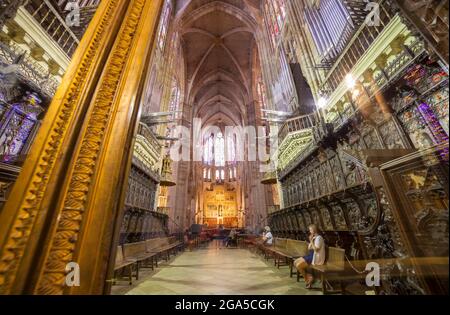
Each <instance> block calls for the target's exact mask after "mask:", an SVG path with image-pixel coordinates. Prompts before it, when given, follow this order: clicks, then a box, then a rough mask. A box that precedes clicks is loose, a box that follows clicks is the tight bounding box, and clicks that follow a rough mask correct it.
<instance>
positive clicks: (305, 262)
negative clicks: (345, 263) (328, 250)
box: [294, 224, 325, 289]
mask: <svg viewBox="0 0 450 315" xmlns="http://www.w3.org/2000/svg"><path fill="white" fill-rule="evenodd" d="M309 233H310V235H309V245H308V250H309V253H308V255H306V256H304V257H300V258H298V259H297V260H296V261H295V262H294V265H295V267H296V268H297V270H298V272H300V274H301V275H302V276H303V278H304V279H305V282H306V288H307V289H311V288H312V283H313V281H314V278H313V276H312V275H311V274H307V273H306V269H307V268H308V266H310V265H314V266H320V265H323V264H324V263H325V241H324V239H323V237H322V236H321V235H319V230H318V228H317V226H316V225H315V224H311V225H310V226H309Z"/></svg>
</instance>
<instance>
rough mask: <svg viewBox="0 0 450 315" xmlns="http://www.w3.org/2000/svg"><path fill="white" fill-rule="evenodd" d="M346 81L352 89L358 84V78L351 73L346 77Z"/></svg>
mask: <svg viewBox="0 0 450 315" xmlns="http://www.w3.org/2000/svg"><path fill="white" fill-rule="evenodd" d="M345 82H346V83H347V87H348V88H349V89H350V90H353V88H354V87H355V86H356V80H355V78H354V77H353V75H352V74H351V73H349V74H347V76H346V77H345Z"/></svg>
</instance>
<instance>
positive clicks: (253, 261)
mask: <svg viewBox="0 0 450 315" xmlns="http://www.w3.org/2000/svg"><path fill="white" fill-rule="evenodd" d="M219 242H220V243H221V241H219V240H215V241H213V242H211V243H209V244H205V245H203V246H202V247H201V248H199V249H195V250H193V251H192V252H191V251H185V252H183V253H182V254H180V255H179V256H176V257H175V258H174V259H172V260H171V261H169V262H168V263H162V264H161V265H160V268H156V269H155V271H151V270H150V269H147V270H145V271H143V272H142V276H141V279H140V280H139V281H136V282H135V283H134V285H133V286H129V285H128V283H127V282H126V281H122V282H118V283H117V285H116V286H115V287H114V288H113V290H112V292H111V293H112V294H113V295H119V294H120V295H121V294H127V295H310V294H321V291H320V288H317V289H316V290H306V289H305V286H304V281H303V280H300V283H297V282H296V281H295V277H294V278H290V277H289V267H287V266H285V267H282V268H280V269H277V268H276V267H274V264H273V261H272V260H270V261H265V260H264V259H263V258H262V257H261V256H260V255H257V254H256V253H255V252H254V251H253V250H252V251H251V250H249V249H241V248H239V249H235V248H225V247H223V245H222V244H220V243H219Z"/></svg>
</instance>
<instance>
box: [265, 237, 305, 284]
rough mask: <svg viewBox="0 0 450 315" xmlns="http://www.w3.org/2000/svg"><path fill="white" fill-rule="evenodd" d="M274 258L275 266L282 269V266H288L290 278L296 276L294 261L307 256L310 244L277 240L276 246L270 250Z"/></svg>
mask: <svg viewBox="0 0 450 315" xmlns="http://www.w3.org/2000/svg"><path fill="white" fill-rule="evenodd" d="M269 250H270V251H271V253H272V255H273V256H274V259H275V266H277V268H278V269H280V266H282V265H285V266H286V265H288V266H289V270H290V277H291V278H292V276H293V275H294V274H295V271H294V261H295V260H296V259H297V258H300V257H303V256H306V255H307V253H308V244H307V243H306V242H305V241H299V240H293V239H277V238H276V239H275V246H274V247H273V248H270V249H269Z"/></svg>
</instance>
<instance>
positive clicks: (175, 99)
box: [169, 79, 181, 119]
mask: <svg viewBox="0 0 450 315" xmlns="http://www.w3.org/2000/svg"><path fill="white" fill-rule="evenodd" d="M180 101H181V91H180V88H179V85H178V82H177V80H175V79H174V80H173V82H172V91H171V95H170V103H169V111H170V112H176V111H178V110H179V108H180ZM179 116H180V115H179V113H176V114H173V115H172V117H173V118H174V119H177V118H179Z"/></svg>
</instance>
